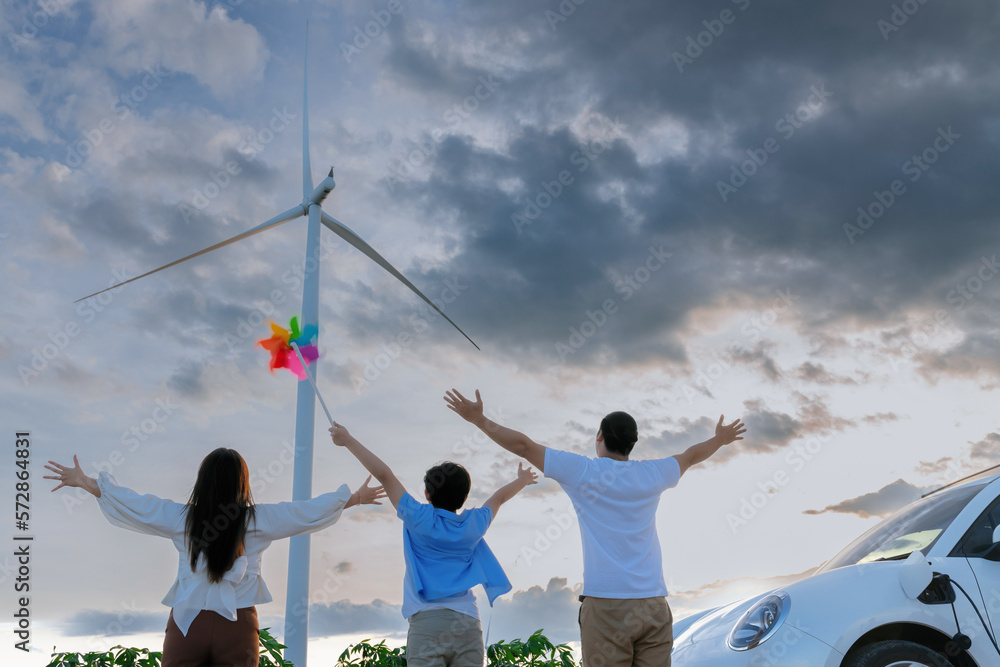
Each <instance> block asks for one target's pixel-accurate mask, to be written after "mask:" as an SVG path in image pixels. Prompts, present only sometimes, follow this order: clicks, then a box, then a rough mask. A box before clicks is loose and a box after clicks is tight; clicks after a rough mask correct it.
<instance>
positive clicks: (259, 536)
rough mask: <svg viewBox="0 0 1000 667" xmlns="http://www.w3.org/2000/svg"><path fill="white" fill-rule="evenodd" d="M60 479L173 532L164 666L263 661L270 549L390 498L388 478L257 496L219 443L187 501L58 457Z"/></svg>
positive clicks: (144, 524) (236, 459)
mask: <svg viewBox="0 0 1000 667" xmlns="http://www.w3.org/2000/svg"><path fill="white" fill-rule="evenodd" d="M49 464H50V465H46V466H45V467H46V468H48V469H49V470H51V471H52V472H54V473H57V475H56V476H49V475H47V476H45V479H54V480H57V481H59V486H57V487H56V488H55V489H52V490H53V491H56V490H58V489H61V488H62V487H64V486H69V487H79V488H82V489H84V490H86V491H88V492H89V493H91V494H92V495H93V496H94V497H96V498H97V503H98V505H99V506H100V508H101V511H102V512H103V513H104V516H105V517H107V519H108V521H110V522H111V523H112V524H114V525H117V526H121V527H123V528H129V529H131V530H134V531H136V532H139V533H146V534H149V535H159V536H160V537H167V538H170V539H171V541H173V543H174V546H175V547H176V548H177V552H178V557H179V560H178V565H177V579H176V580H175V581H174V585H173V586H172V587H171V588H170V590H169V591H168V592H167V595H166V597H165V598H163V604H165V605H167V606H168V607H171V611H170V618H169V620H168V621H167V631H166V636H165V638H164V640H163V659H162V663H161V664H162V667H181V666H184V667H189V666H191V667H193V666H196V665H231V666H234V667H236V666H238V667H256V666H257V662H258V643H259V640H258V630H259V628H258V625H257V610H256V607H255V606H254V605H257V604H260V603H263V602H270V601H271V599H272V598H271V594H270V593H269V592H268V590H267V587H266V586H265V585H264V580H263V579H261V576H260V567H261V563H260V561H261V555H262V553H263V551H264V549H266V548H267V547H268V545H270V544H271V542H273V541H274V540H278V539H281V538H284V537H291V536H293V535H302V534H305V533H313V532H316V531H318V530H322V529H323V528H326V527H327V526H331V525H333V524H334V523H336V521H337V519H339V518H340V513H341V511H343V510H344V509H347V508H348V507H353V506H354V505H361V504H370V505H381V503H379V502H377V501H378V499H379V498H384V497H385V492H384V491H383V490H382V487H381V486H377V487H369V486H368V482H370V481H371V476H370V475H369V477H368V479H367V480H365V483H364V485H362V486H361V488H359V489H358V490H357V491H355V492H354V493H351V491H350V489H349V488H348V487H347V485H346V484H344V485H342V486H341V487H340V488H339V489H337V490H336V491H333V492H332V493H325V494H323V495H321V496H318V497H316V498H312V499H310V500H300V501H295V502H285V503H275V504H264V505H254V503H253V497H252V495H251V493H250V479H249V478H250V475H249V472H248V471H247V464H246V462H245V461H244V460H243V457H242V456H240V455H239V453H238V452H237V451H236V450H234V449H226V448H221V447H220V448H219V449H216V450H215V451H213V452H212V453H210V454H209V455H208V456H206V457H205V459H204V460H203V461H202V462H201V467H200V468H199V470H198V479H197V481H196V482H195V485H194V489H193V490H192V491H191V497H190V498H189V499H188V502H187V504H181V503H177V502H174V501H172V500H164V499H162V498H157V497H156V496H151V495H139V494H138V493H135V492H134V491H132V490H130V489H127V488H125V487H123V486H118V485H117V484H116V483H115V481H114V479H113V478H112V477H111V476H110V475H108V473H106V472H102V473H101V474H100V475H99V476H98V477H97V479H95V478H93V477H88V476H87V475H85V474H84V472H83V470H82V469H81V468H80V462H79V461H78V460H77V458H76V456H73V467H72V468H70V467H68V466H64V465H60V464H58V463H56V462H55V461H49Z"/></svg>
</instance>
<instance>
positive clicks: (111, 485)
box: [44, 455, 184, 537]
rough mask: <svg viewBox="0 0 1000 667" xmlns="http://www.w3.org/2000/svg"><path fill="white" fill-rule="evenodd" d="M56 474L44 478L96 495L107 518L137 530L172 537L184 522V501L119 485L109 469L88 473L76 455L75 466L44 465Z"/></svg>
mask: <svg viewBox="0 0 1000 667" xmlns="http://www.w3.org/2000/svg"><path fill="white" fill-rule="evenodd" d="M45 467H46V468H47V469H49V470H51V471H52V472H54V473H57V474H56V475H54V476H53V475H45V476H44V479H54V480H57V481H58V482H59V486H57V487H55V488H54V489H52V490H53V491H56V490H57V489H61V488H62V487H64V486H69V487H77V488H81V489H84V490H86V491H87V493H89V494H91V495H92V496H94V497H95V498H97V506H98V507H100V508H101V512H103V513H104V516H105V518H107V520H108V521H109V522H110V523H111V524H113V525H115V526H119V527H121V528H128V529H129V530H134V531H135V532H137V533H144V534H146V535H157V536H159V537H172V536H173V535H174V534H175V533H176V532H177V531H178V530H179V529H180V528H181V526H182V525H183V523H184V505H183V504H181V503H176V502H174V501H173V500H167V499H166V498H158V497H156V496H154V495H151V494H148V493H147V494H138V493H136V492H135V491H133V490H132V489H128V488H126V487H124V486H119V485H118V484H117V483H115V481H114V479H113V478H112V477H111V476H110V475H109V474H108V473H106V472H102V473H101V474H100V475H99V477H98V479H94V478H93V477H88V476H87V475H86V474H84V472H83V469H82V468H81V467H80V461H79V460H78V459H77V457H76V456H75V455H74V456H73V467H72V468H71V467H69V466H64V465H62V464H60V463H56V462H55V461H49V464H48V465H46V466H45Z"/></svg>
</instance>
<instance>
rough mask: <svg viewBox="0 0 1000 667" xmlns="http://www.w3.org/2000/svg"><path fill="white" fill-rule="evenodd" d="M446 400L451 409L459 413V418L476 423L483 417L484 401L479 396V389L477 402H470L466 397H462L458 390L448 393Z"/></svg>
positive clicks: (446, 393)
mask: <svg viewBox="0 0 1000 667" xmlns="http://www.w3.org/2000/svg"><path fill="white" fill-rule="evenodd" d="M444 400H445V402H446V403H447V404H448V407H449V408H451V409H452V410H454V411H455V412H457V413H458V416H459V417H461V418H462V419H464V420H465V421H467V422H472V423H475V421H476V419H479V418H481V417H482V416H483V399H482V398H481V397H480V396H479V390H478V389H477V390H476V400H475V401H470V400H469V399H467V398H466V397H465V396H462V394H461V392H459V391H458V389H451V390H450V391H446V392H445V397H444Z"/></svg>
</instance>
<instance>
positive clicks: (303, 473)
mask: <svg viewBox="0 0 1000 667" xmlns="http://www.w3.org/2000/svg"><path fill="white" fill-rule="evenodd" d="M305 54H306V55H305V65H304V66H303V76H302V79H303V82H302V202H301V203H299V204H296V205H295V206H293V207H292V208H290V209H288V210H287V211H285V212H284V213H280V214H278V215H276V216H274V217H273V218H271V219H270V220H268V221H267V222H264V223H261V224H259V225H257V226H256V227H254V228H252V229H249V230H247V231H245V232H243V233H242V234H237V235H236V236H233V237H232V238H229V239H227V240H225V241H222V242H221V243H216V244H215V245H213V246H210V247H208V248H205V249H203V250H199V251H198V252H196V253H192V254H190V255H188V256H186V257H182V258H180V259H178V260H175V261H173V262H170V263H169V264H164V265H163V266H161V267H159V268H157V269H153V270H152V271H147V272H146V273H143V274H142V275H140V276H136V277H135V278H131V279H129V280H125V281H123V282H120V283H118V284H116V285H112V286H111V287H108V288H107V289H103V290H101V291H99V292H94V293H93V294H90V295H88V296H85V297H83V298H81V299H77V301H76V302H79V301H83V300H84V299H89V298H91V297H93V296H97V295H98V294H102V293H104V292H107V291H108V290H112V289H115V288H117V287H120V286H122V285H126V284H128V283H131V282H134V281H136V280H139V279H140V278H145V277H146V276H149V275H152V274H154V273H157V272H159V271H163V270H164V269H168V268H170V267H172V266H176V265H178V264H181V263H183V262H186V261H187V260H189V259H194V258H195V257H200V256H201V255H204V254H207V253H210V252H212V251H213V250H218V249H219V248H222V247H224V246H227V245H230V244H232V243H236V242H237V241H242V240H243V239H246V238H249V237H251V236H254V235H255V234H260V233H261V232H264V231H267V230H268V229H271V228H273V227H277V226H279V225H282V224H284V223H286V222H288V221H290V220H295V219H296V218H300V217H303V216H305V217H308V219H309V227H308V230H307V235H306V260H305V261H306V268H307V269H308V261H309V258H310V257H315V258H317V260H316V262H315V263H316V268H315V270H306V271H304V273H305V278H304V281H303V287H302V324H303V327H305V326H306V325H309V324H313V325H316V326H317V328H318V326H319V261H318V258H319V235H320V225H323V226H324V227H326V228H327V229H329V230H330V231H332V232H333V233H334V234H336V235H337V236H339V237H340V238H342V239H343V240H345V241H347V242H348V243H349V244H351V245H352V246H354V247H355V248H357V249H358V250H360V251H361V252H362V253H364V254H365V255H366V256H367V257H368V258H369V259H371V260H372V261H374V262H375V263H376V264H378V265H379V266H381V267H382V268H383V269H385V270H386V271H388V272H389V273H390V274H392V275H393V276H394V277H395V278H396V279H397V280H399V281H400V282H401V283H403V284H404V285H406V286H407V287H409V288H410V289H411V290H412V291H413V292H414V293H415V294H416V295H417V296H419V297H420V298H421V299H423V300H424V301H426V302H427V304H428V305H429V306H430V307H431V308H433V309H434V310H435V311H437V312H438V314H439V315H441V317H443V318H444V319H446V320H447V321H448V322H449V323H450V324H451V325H452V326H453V327H455V328H456V329H457V330H458V331H459V333H461V334H462V335H463V336H465V338H466V339H467V340H468V341H469V342H470V343H472V344H473V346H475V348H476V349H477V350H478V349H479V346H478V345H476V343H475V341H473V340H472V339H471V338H469V336H468V335H467V334H466V333H465V332H464V331H462V329H461V328H459V326H458V325H457V324H455V323H454V322H452V321H451V318H449V317H448V316H447V315H445V314H444V312H443V311H442V310H441V309H440V308H438V307H437V305H435V303H434V302H433V301H431V300H430V299H428V298H427V297H426V296H425V295H424V294H423V292H421V291H420V290H419V289H417V287H416V286H415V285H414V284H413V283H411V282H410V281H409V280H407V279H406V276H404V275H403V274H402V273H400V272H399V271H398V270H396V268H395V267H394V266H393V265H392V264H390V263H389V262H388V261H387V260H386V259H385V258H384V257H382V255H380V254H379V253H378V252H377V251H376V250H375V249H374V248H372V247H371V246H370V245H368V243H367V242H366V241H365V240H364V239H362V238H361V237H360V236H358V235H357V234H356V233H354V232H353V231H352V230H351V229H350V228H349V227H347V225H345V224H343V223H342V222H340V221H339V220H337V219H336V218H334V217H333V216H331V215H330V214H328V213H327V212H326V211H324V210H323V201H324V200H326V198H327V196H328V195H329V194H330V193H331V192H332V191H333V189H334V188H335V187H336V183H335V182H334V179H333V167H330V172H329V173H328V174H327V176H326V178H324V179H323V180H322V181H321V182H320V184H319V185H317V186H316V187H315V188H314V187H313V185H312V169H311V165H310V160H309V39H308V23H307V24H306V44H305ZM76 302H74V303H76ZM315 412H316V397H315V394H314V392H313V389H312V387H311V386H310V384H309V381H308V380H300V381H299V384H298V393H297V394H296V405H295V463H294V466H293V473H292V500H307V499H309V498H311V497H312V462H313V426H314V417H315ZM308 631H309V535H299V536H297V537H293V538H291V540H290V544H289V551H288V590H287V595H286V598H285V636H284V643H285V645H286V646H287V647H288V648H287V650H286V651H285V659H286V660H290V661H291V662H292V663H293V664H294V665H295V666H296V667H305V665H306V646H307V639H308Z"/></svg>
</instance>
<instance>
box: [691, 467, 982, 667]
mask: <svg viewBox="0 0 1000 667" xmlns="http://www.w3.org/2000/svg"><path fill="white" fill-rule="evenodd" d="M928 564H929V568H928ZM932 573H934V575H935V576H934V578H933V581H931V578H932ZM938 575H947V577H942V576H938ZM914 576H916V577H917V578H918V579H920V578H921V577H926V579H921V580H920V581H919V584H918V585H916V587H914V584H913V577H914ZM949 578H950V580H951V581H952V582H954V583H955V584H957V586H954V587H953V586H951V585H950V584H949V582H948V579H949ZM963 590H964V593H963ZM918 595H919V597H918ZM959 628H960V629H959ZM998 630H1000V472H998V471H997V469H996V468H993V469H990V470H987V471H984V472H982V473H979V474H977V475H973V476H972V477H968V478H965V479H963V480H960V481H959V482H956V483H954V484H951V485H949V486H946V487H943V488H941V489H938V490H937V491H934V492H932V493H929V494H927V495H925V496H924V497H923V498H921V499H920V500H918V501H916V502H915V503H913V504H911V505H909V506H907V507H904V508H903V509H901V510H899V511H898V512H896V513H895V514H893V515H892V516H890V517H889V518H887V519H886V520H885V521H883V522H881V523H880V524H879V525H877V526H875V527H874V528H872V529H871V530H869V531H868V532H867V533H865V534H864V535H862V536H861V537H859V538H858V539H857V540H855V541H854V542H853V543H851V544H850V545H849V546H848V547H847V548H846V549H844V550H843V551H841V552H840V553H839V554H837V556H835V557H834V558H833V559H831V560H829V561H827V562H826V563H825V564H824V565H823V566H822V567H821V568H820V569H819V570H817V571H816V573H815V574H813V575H812V576H810V577H808V578H806V579H803V580H801V581H798V582H796V583H794V584H792V585H790V586H786V587H784V588H781V589H777V590H774V591H771V592H769V593H766V594H764V595H761V596H758V597H754V598H750V599H747V600H742V601H740V602H736V603H733V604H731V605H729V606H726V607H721V608H718V609H713V610H709V611H707V612H703V613H701V614H698V615H695V616H694V617H691V618H686V619H684V620H682V621H680V622H679V623H677V624H676V625H675V631H674V636H675V643H674V650H673V654H672V655H673V658H672V664H673V665H674V667H708V666H711V667H766V666H768V665H774V666H776V667H777V666H780V667H800V666H801V667H998V666H1000V648H998V647H997V645H996V643H995V641H994V638H995V637H996V635H997V631H998ZM970 640H971V646H970V645H969V643H970Z"/></svg>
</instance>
